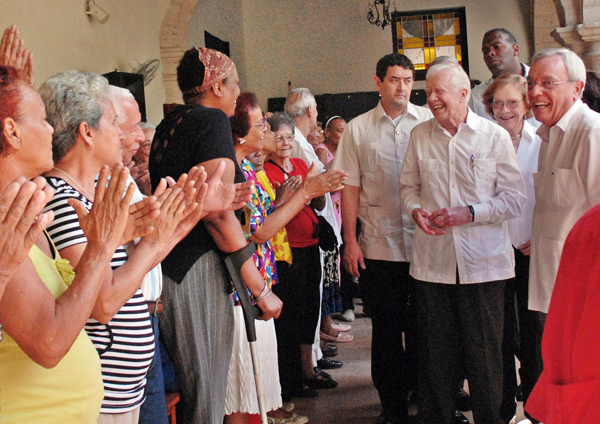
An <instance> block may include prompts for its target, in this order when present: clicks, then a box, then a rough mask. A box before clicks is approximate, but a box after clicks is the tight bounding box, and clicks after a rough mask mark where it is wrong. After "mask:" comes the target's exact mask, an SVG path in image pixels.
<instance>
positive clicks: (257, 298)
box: [254, 283, 271, 304]
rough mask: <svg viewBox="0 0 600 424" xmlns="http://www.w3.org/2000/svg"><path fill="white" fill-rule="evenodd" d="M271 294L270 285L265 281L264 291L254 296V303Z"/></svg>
mask: <svg viewBox="0 0 600 424" xmlns="http://www.w3.org/2000/svg"><path fill="white" fill-rule="evenodd" d="M270 294H271V289H270V288H269V285H268V284H267V283H265V287H264V288H263V291H262V292H261V293H260V294H259V295H258V297H256V298H254V304H256V303H258V302H260V301H261V300H263V299H264V298H265V297H267V296H268V295H270Z"/></svg>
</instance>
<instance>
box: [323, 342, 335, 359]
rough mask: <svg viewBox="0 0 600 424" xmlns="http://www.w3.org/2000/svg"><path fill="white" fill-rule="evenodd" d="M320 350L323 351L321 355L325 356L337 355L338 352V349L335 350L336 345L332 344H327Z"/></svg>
mask: <svg viewBox="0 0 600 424" xmlns="http://www.w3.org/2000/svg"><path fill="white" fill-rule="evenodd" d="M321 352H323V356H324V357H326V358H333V357H334V356H337V354H338V350H337V346H333V345H329V344H328V345H327V348H326V349H321Z"/></svg>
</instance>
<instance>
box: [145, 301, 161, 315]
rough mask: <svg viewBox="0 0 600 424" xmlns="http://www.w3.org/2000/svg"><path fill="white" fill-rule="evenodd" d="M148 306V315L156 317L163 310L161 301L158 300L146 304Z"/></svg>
mask: <svg viewBox="0 0 600 424" xmlns="http://www.w3.org/2000/svg"><path fill="white" fill-rule="evenodd" d="M146 303H147V304H148V312H149V313H150V315H154V316H157V315H158V314H160V313H161V312H162V310H163V303H162V300H160V299H158V300H156V301H154V302H146Z"/></svg>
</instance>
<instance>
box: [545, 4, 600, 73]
mask: <svg viewBox="0 0 600 424" xmlns="http://www.w3.org/2000/svg"><path fill="white" fill-rule="evenodd" d="M555 3H556V10H557V13H558V18H559V21H560V25H561V26H560V27H558V28H556V29H555V30H554V31H552V34H551V35H552V37H553V38H554V39H555V40H556V41H557V42H558V43H559V44H560V45H561V46H564V47H567V48H568V49H571V50H573V51H574V52H575V53H577V54H578V55H579V56H580V57H581V58H582V59H583V61H584V63H585V66H586V67H587V69H589V70H593V71H600V0H555Z"/></svg>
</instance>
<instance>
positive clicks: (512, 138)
mask: <svg viewBox="0 0 600 424" xmlns="http://www.w3.org/2000/svg"><path fill="white" fill-rule="evenodd" d="M521 134H523V133H519V134H517V135H515V136H514V137H511V138H510V139H511V140H514V139H516V138H517V137H521Z"/></svg>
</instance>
